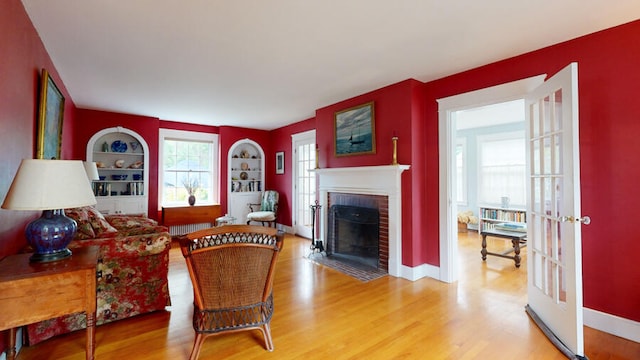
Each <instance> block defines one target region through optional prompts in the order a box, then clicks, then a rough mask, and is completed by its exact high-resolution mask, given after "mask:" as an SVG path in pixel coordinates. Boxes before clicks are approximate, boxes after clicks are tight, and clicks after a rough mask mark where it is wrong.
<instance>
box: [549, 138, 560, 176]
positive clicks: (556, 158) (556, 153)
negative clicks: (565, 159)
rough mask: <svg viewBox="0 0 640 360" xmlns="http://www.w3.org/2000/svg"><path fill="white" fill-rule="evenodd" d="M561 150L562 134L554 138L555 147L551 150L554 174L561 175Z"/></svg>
mask: <svg viewBox="0 0 640 360" xmlns="http://www.w3.org/2000/svg"><path fill="white" fill-rule="evenodd" d="M560 149H562V136H561V134H560V135H555V136H554V137H553V147H552V149H551V153H552V160H551V161H552V168H553V174H560V169H562V167H561V166H562V156H561V153H560Z"/></svg>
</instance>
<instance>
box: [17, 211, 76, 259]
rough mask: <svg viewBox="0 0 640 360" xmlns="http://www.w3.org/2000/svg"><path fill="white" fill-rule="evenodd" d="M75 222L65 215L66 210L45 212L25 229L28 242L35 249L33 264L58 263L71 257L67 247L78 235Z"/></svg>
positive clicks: (32, 257)
mask: <svg viewBox="0 0 640 360" xmlns="http://www.w3.org/2000/svg"><path fill="white" fill-rule="evenodd" d="M76 229H77V224H76V222H75V220H73V219H71V218H68V217H66V216H65V215H64V210H62V209H58V210H44V211H43V212H42V216H41V217H39V218H38V219H36V220H34V221H32V222H30V223H29V225H27V228H26V229H25V235H26V237H27V242H28V243H29V245H31V246H32V247H33V249H34V253H33V255H32V256H31V257H30V258H29V260H30V261H32V262H50V261H57V260H61V259H64V258H67V257H69V256H71V250H69V249H67V245H69V243H70V242H71V240H73V237H74V236H75V234H76Z"/></svg>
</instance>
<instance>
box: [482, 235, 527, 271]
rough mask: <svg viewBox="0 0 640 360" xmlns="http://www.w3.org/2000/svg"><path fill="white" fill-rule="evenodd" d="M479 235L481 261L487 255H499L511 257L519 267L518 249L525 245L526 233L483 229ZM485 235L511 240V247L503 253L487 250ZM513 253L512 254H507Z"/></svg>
mask: <svg viewBox="0 0 640 360" xmlns="http://www.w3.org/2000/svg"><path fill="white" fill-rule="evenodd" d="M480 235H482V250H481V251H480V253H481V254H482V261H485V260H487V255H493V256H499V257H502V258H507V259H513V261H515V263H516V267H517V268H519V267H520V260H521V258H520V249H521V248H523V247H525V246H527V233H524V232H519V231H506V230H496V229H487V230H483V231H482V232H481V233H480ZM487 236H492V237H497V238H501V239H505V240H511V243H512V244H513V249H511V250H507V251H505V252H503V253H494V252H490V251H487ZM511 253H514V254H513V255H509V254H511Z"/></svg>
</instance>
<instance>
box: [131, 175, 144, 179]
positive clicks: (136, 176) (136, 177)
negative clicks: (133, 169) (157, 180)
mask: <svg viewBox="0 0 640 360" xmlns="http://www.w3.org/2000/svg"><path fill="white" fill-rule="evenodd" d="M131 176H133V180H140V179H142V175H141V174H133V175H131Z"/></svg>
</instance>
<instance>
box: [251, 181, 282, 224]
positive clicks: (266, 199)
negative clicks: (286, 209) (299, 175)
mask: <svg viewBox="0 0 640 360" xmlns="http://www.w3.org/2000/svg"><path fill="white" fill-rule="evenodd" d="M279 197H280V194H279V193H278V192H277V191H275V190H267V191H265V192H264V193H263V194H262V201H261V202H260V204H249V209H250V210H251V212H250V213H249V214H248V215H247V225H250V224H251V222H252V221H255V222H261V223H262V225H263V226H264V225H265V223H267V224H269V226H271V224H272V223H273V227H274V228H275V227H276V220H277V219H278V198H279Z"/></svg>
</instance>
